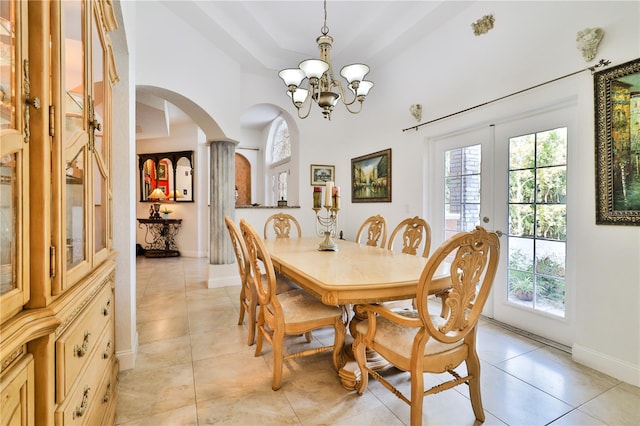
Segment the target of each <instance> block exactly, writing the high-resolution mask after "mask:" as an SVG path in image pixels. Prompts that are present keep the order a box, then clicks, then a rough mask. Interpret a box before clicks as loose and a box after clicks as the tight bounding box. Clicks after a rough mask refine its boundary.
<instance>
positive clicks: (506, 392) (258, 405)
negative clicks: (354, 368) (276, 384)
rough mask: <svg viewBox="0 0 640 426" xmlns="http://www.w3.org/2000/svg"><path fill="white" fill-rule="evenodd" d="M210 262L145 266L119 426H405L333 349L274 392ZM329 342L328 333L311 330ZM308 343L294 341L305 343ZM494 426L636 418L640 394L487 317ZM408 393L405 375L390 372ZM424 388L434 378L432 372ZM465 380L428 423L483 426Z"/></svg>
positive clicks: (377, 388)
mask: <svg viewBox="0 0 640 426" xmlns="http://www.w3.org/2000/svg"><path fill="white" fill-rule="evenodd" d="M207 274H208V263H207V259H194V258H170V259H146V258H142V257H141V258H138V261H137V323H138V333H139V351H138V358H137V362H136V367H135V368H134V369H132V370H128V371H123V372H121V373H120V382H119V388H118V389H119V391H118V392H119V399H118V408H117V414H116V424H118V425H127V426H130V425H154V426H155V425H207V424H225V425H265V424H277V425H287V424H291V425H336V424H338V425H339V424H344V425H347V424H348V425H402V424H408V423H409V407H408V406H407V405H406V404H404V403H403V402H402V401H401V400H399V399H398V398H397V397H395V396H394V395H393V394H391V393H390V392H389V391H387V390H386V389H385V388H383V387H382V386H381V385H380V384H379V383H378V382H376V381H375V380H370V381H369V387H368V389H367V391H366V392H365V393H364V395H362V396H358V395H357V394H356V393H355V392H348V391H346V390H345V389H344V388H343V387H342V386H341V384H340V381H339V380H338V377H337V373H336V372H335V371H334V370H333V369H332V367H331V361H330V355H329V354H328V353H324V354H318V355H315V356H312V357H305V358H298V359H295V360H291V361H288V362H287V363H285V367H284V373H283V386H282V388H281V389H280V390H279V391H277V392H274V391H272V390H271V362H272V357H271V347H270V345H269V344H268V343H265V346H264V348H263V355H262V356H259V357H254V350H255V346H251V347H249V346H247V345H246V337H247V331H246V328H245V326H238V325H237V320H238V306H239V303H238V291H239V287H235V286H230V287H224V288H218V289H207ZM314 338H315V339H319V340H320V341H326V340H331V338H332V337H331V333H330V332H329V331H327V332H324V331H323V330H322V331H319V332H315V333H314ZM303 341H304V339H297V340H296V339H293V338H292V339H290V340H289V344H291V345H296V344H298V343H300V342H303ZM478 352H479V355H480V359H481V362H482V397H483V403H484V408H485V413H486V421H485V424H486V425H494V424H501V425H502V424H508V425H548V424H553V425H612V426H613V425H616V426H618V425H639V424H640V389H638V388H637V387H634V386H630V385H628V384H625V383H622V382H620V381H618V380H616V379H613V378H611V377H609V376H606V375H604V374H601V373H598V372H596V371H594V370H591V369H589V368H586V367H583V366H581V365H579V364H576V363H573V362H572V361H571V358H570V356H569V355H568V354H567V353H565V352H563V351H560V350H558V349H555V348H552V347H549V346H545V345H543V344H541V343H538V342H536V341H533V340H530V339H528V338H525V337H522V336H520V335H517V334H514V333H512V332H510V331H507V330H504V329H502V328H501V327H499V326H497V325H495V324H492V323H489V322H487V321H484V322H483V323H482V324H481V326H480V329H479V337H478ZM385 374H386V375H387V376H388V377H390V379H391V380H392V381H393V382H394V383H396V384H398V385H399V386H400V388H401V389H404V390H408V389H409V381H408V376H407V374H406V373H401V372H398V371H396V370H390V371H388V372H386V373H385ZM425 382H427V383H437V382H438V378H437V377H432V376H429V377H428V378H426V379H425ZM474 421H475V419H474V416H473V412H472V410H471V404H470V402H469V400H468V392H467V390H466V387H463V386H458V387H457V388H456V389H455V390H449V391H445V392H442V393H440V394H436V395H432V396H429V397H426V398H425V402H424V418H423V424H431V425H471V424H474Z"/></svg>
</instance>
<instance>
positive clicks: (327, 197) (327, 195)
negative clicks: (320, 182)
mask: <svg viewBox="0 0 640 426" xmlns="http://www.w3.org/2000/svg"><path fill="white" fill-rule="evenodd" d="M332 195H333V182H327V184H326V186H325V191H324V205H325V207H331V206H332V205H333V203H332V202H331V196H332Z"/></svg>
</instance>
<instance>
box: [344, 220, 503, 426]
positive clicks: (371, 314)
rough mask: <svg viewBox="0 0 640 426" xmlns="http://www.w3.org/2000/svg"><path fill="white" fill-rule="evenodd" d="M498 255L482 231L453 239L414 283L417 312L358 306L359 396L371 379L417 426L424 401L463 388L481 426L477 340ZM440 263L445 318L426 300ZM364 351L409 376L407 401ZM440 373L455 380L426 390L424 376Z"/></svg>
mask: <svg viewBox="0 0 640 426" xmlns="http://www.w3.org/2000/svg"><path fill="white" fill-rule="evenodd" d="M499 252H500V242H499V241H498V236H497V235H496V234H495V233H489V232H487V231H485V230H484V229H483V228H481V227H477V228H476V229H475V230H474V231H472V232H462V233H459V234H456V235H454V236H453V237H451V238H450V239H449V240H447V241H445V242H444V243H443V244H442V245H441V246H440V247H438V249H437V250H436V251H435V252H434V253H433V254H432V255H431V257H429V260H428V261H427V264H426V266H425V268H424V270H423V272H422V274H421V276H420V281H419V283H418V289H417V294H416V297H417V310H412V311H395V312H394V311H391V310H389V309H388V308H386V307H385V306H384V305H357V306H356V313H357V314H358V315H359V316H361V317H366V318H367V319H366V320H364V321H362V322H360V323H358V324H357V325H356V326H355V329H356V333H355V334H356V336H355V340H354V343H353V351H354V355H355V358H356V361H357V363H358V366H359V368H360V372H361V378H360V382H359V383H358V384H357V385H356V386H357V387H356V389H357V392H358V394H360V395H362V393H363V392H364V391H365V389H366V388H367V383H368V379H369V374H371V376H372V377H374V378H375V379H377V380H378V381H380V382H381V383H382V384H383V385H384V386H385V387H386V388H387V389H389V390H391V391H392V392H393V393H394V394H395V395H396V396H397V397H398V398H400V399H401V400H402V401H404V402H406V403H407V404H409V405H410V406H411V425H420V424H421V423H422V403H423V398H424V397H425V396H427V395H431V394H434V393H438V392H441V391H444V390H447V389H450V388H453V387H454V386H457V385H460V384H463V383H466V384H467V385H469V395H470V397H471V406H472V408H473V413H474V415H475V417H476V420H478V421H479V422H482V421H484V418H485V416H484V410H483V408H482V398H481V396H480V360H479V358H478V354H477V352H476V335H477V330H478V319H479V317H480V314H481V312H482V309H483V307H484V304H485V302H486V300H487V296H488V294H489V291H490V290H491V286H492V285H493V279H494V277H495V274H496V269H497V266H498V258H499ZM442 264H449V265H450V266H449V271H450V277H451V288H450V290H449V297H448V298H447V301H446V303H447V304H448V309H447V311H446V316H445V317H444V318H443V317H442V316H440V315H437V314H434V313H432V312H430V307H429V303H428V299H427V296H428V295H429V292H430V287H432V282H434V281H435V280H434V275H436V274H437V271H438V269H439V268H440V267H441V266H442ZM368 348H369V349H373V350H374V351H376V352H377V353H378V354H379V355H380V356H382V357H383V358H384V359H386V360H388V361H389V362H390V363H391V364H392V365H394V366H395V367H396V368H398V369H400V370H403V371H407V372H409V373H410V374H411V396H410V398H408V397H407V396H406V395H404V394H402V393H401V392H400V391H399V390H398V389H396V388H395V387H394V386H393V385H392V384H391V383H389V381H388V380H386V379H384V378H383V377H382V376H381V375H380V374H378V373H377V372H376V371H374V370H373V369H372V368H370V366H368V365H367V362H366V355H365V352H366V349H368ZM463 362H464V363H465V364H466V374H465V373H463V374H464V375H461V374H460V373H458V372H456V371H455V370H454V369H455V368H457V367H458V366H459V365H460V364H462V363H463ZM444 372H448V373H450V374H451V375H452V377H453V379H451V380H449V381H447V382H444V383H441V384H438V385H436V386H434V387H432V388H430V389H427V390H425V389H424V376H423V373H433V374H440V373H444Z"/></svg>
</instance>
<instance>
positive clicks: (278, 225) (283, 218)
mask: <svg viewBox="0 0 640 426" xmlns="http://www.w3.org/2000/svg"><path fill="white" fill-rule="evenodd" d="M292 226H295V228H296V230H297V231H298V237H302V229H301V228H300V224H299V223H298V220H297V219H296V218H295V217H293V216H291V215H290V214H287V213H276V214H274V215H271V216H269V217H268V218H267V220H266V221H265V222H264V238H265V240H266V239H267V238H269V237H268V233H269V228H271V229H273V232H274V233H275V236H276V238H289V234H290V233H291V228H292Z"/></svg>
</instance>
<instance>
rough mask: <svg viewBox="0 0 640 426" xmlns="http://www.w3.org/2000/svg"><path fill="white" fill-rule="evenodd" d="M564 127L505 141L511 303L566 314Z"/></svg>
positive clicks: (549, 312)
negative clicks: (507, 145)
mask: <svg viewBox="0 0 640 426" xmlns="http://www.w3.org/2000/svg"><path fill="white" fill-rule="evenodd" d="M566 161H567V129H566V128H559V129H553V130H548V131H544V132H539V133H533V134H530V135H524V136H519V137H515V138H511V139H510V140H509V239H508V247H509V250H508V252H509V265H508V290H507V293H508V295H507V297H508V300H509V302H512V303H515V304H517V305H520V306H523V307H527V308H530V309H533V310H538V311H542V312H545V313H548V314H551V315H555V316H559V317H564V301H565V300H564V297H565V276H564V271H565V264H566V245H567V244H566V243H567V208H566V204H565V203H566V194H567V173H566V171H567V166H566Z"/></svg>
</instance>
